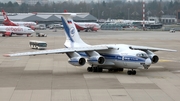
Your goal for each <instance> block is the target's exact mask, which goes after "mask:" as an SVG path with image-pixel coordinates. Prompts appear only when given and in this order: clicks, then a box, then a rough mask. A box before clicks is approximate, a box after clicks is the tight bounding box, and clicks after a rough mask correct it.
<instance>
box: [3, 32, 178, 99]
mask: <svg viewBox="0 0 180 101" xmlns="http://www.w3.org/2000/svg"><path fill="white" fill-rule="evenodd" d="M37 32H43V33H46V34H48V36H47V37H36V36H35V35H34V36H33V37H26V36H16V35H14V36H12V37H0V101H179V99H180V51H179V50H180V32H176V33H170V32H168V31H164V32H163V31H108V30H99V31H98V32H80V36H81V38H82V39H83V40H84V41H85V42H87V43H88V44H92V45H95V44H133V45H143V46H151V47H160V48H168V49H175V50H177V52H165V51H158V52H156V54H157V55H158V56H159V58H160V60H159V62H158V63H157V64H152V65H151V67H150V68H149V69H148V70H142V69H138V70H137V74H136V75H127V73H126V72H127V70H124V71H123V72H108V71H103V72H102V73H92V72H87V67H88V64H86V65H84V66H82V67H77V66H72V65H70V64H69V63H68V62H67V61H68V57H67V56H66V54H49V55H37V56H22V57H3V54H6V53H16V52H26V51H39V50H35V49H31V48H30V47H29V40H40V41H45V42H47V44H48V47H47V49H57V48H64V45H63V44H64V41H65V35H64V31H63V30H57V32H53V30H38V31H37Z"/></svg>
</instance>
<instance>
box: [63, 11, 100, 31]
mask: <svg viewBox="0 0 180 101" xmlns="http://www.w3.org/2000/svg"><path fill="white" fill-rule="evenodd" d="M64 13H68V12H67V10H64ZM74 24H75V26H76V28H77V30H78V32H80V31H81V30H83V31H85V32H89V31H97V30H99V29H100V28H101V26H100V25H99V24H98V23H95V22H74Z"/></svg>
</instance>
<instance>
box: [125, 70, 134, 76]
mask: <svg viewBox="0 0 180 101" xmlns="http://www.w3.org/2000/svg"><path fill="white" fill-rule="evenodd" d="M127 74H128V75H136V71H135V70H132V71H131V70H128V71H127Z"/></svg>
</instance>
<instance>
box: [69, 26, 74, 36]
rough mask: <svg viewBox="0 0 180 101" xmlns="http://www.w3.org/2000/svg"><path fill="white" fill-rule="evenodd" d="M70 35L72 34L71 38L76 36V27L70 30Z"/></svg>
mask: <svg viewBox="0 0 180 101" xmlns="http://www.w3.org/2000/svg"><path fill="white" fill-rule="evenodd" d="M70 33H71V37H73V36H74V34H75V29H74V27H72V28H71V29H70Z"/></svg>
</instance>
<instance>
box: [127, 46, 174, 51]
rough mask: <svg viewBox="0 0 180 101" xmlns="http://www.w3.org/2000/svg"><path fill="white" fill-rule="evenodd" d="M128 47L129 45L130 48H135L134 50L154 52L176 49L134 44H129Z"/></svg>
mask: <svg viewBox="0 0 180 101" xmlns="http://www.w3.org/2000/svg"><path fill="white" fill-rule="evenodd" d="M129 47H130V48H131V49H135V50H143V51H147V50H150V51H152V52H156V51H168V52H176V51H177V50H172V49H164V48H155V47H146V46H135V45H129Z"/></svg>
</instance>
